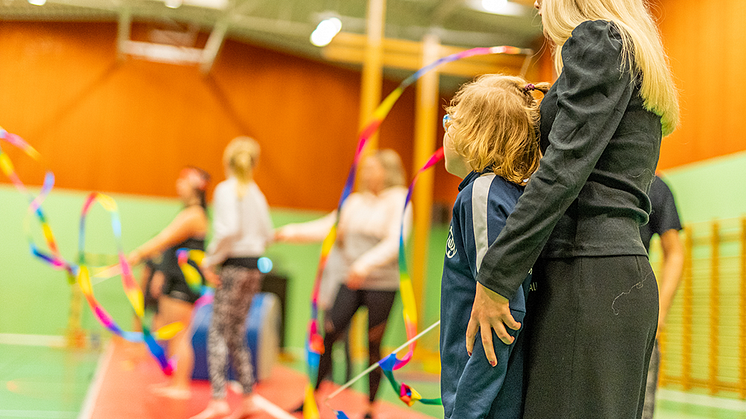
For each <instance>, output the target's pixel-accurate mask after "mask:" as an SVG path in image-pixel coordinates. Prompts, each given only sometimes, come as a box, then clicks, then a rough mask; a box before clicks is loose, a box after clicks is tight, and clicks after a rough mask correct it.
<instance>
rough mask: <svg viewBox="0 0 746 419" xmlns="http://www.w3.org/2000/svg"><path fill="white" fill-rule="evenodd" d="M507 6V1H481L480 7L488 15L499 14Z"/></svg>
mask: <svg viewBox="0 0 746 419" xmlns="http://www.w3.org/2000/svg"><path fill="white" fill-rule="evenodd" d="M507 5H508V0H482V7H484V10H486V11H488V12H490V13H500V12H501V11H502V10H503V9H504V8H505V6H507Z"/></svg>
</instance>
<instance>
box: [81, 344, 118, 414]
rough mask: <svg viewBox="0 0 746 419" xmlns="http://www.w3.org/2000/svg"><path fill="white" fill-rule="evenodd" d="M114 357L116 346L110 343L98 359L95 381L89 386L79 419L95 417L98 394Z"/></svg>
mask: <svg viewBox="0 0 746 419" xmlns="http://www.w3.org/2000/svg"><path fill="white" fill-rule="evenodd" d="M113 356H114V344H113V343H112V342H111V341H109V343H107V344H106V349H105V350H104V352H102V353H101V356H100V357H99V358H98V366H96V373H95V374H94V375H93V381H91V385H90V386H88V392H87V393H86V395H85V400H84V401H83V408H82V409H81V410H80V414H79V415H78V419H90V417H91V416H92V415H93V409H94V408H95V407H96V399H98V394H99V393H100V392H101V387H102V386H103V383H104V374H105V373H106V370H107V369H108V368H109V364H110V363H111V358H112V357H113Z"/></svg>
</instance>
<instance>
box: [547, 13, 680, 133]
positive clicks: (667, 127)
mask: <svg viewBox="0 0 746 419" xmlns="http://www.w3.org/2000/svg"><path fill="white" fill-rule="evenodd" d="M646 3H647V2H646V0H543V1H542V4H541V13H542V17H541V18H542V23H543V25H544V33H545V34H546V35H547V36H548V37H549V38H550V39H551V40H552V41H553V42H554V44H555V45H556V49H555V51H554V66H555V68H556V69H557V72H558V73H559V72H561V71H562V66H563V64H562V46H563V45H564V44H565V41H567V39H568V38H570V36H571V35H572V31H573V30H574V29H575V28H576V27H577V26H578V25H580V24H581V23H583V22H585V21H588V20H605V21H610V22H613V23H614V24H616V26H617V28H619V33H620V35H621V37H622V56H623V59H624V64H623V66H624V67H625V68H628V69H629V71H630V72H632V74H633V76H634V75H635V74H640V75H641V76H642V77H641V79H642V89H641V92H640V93H641V95H642V98H643V100H644V105H645V108H646V109H647V110H649V111H651V112H654V113H655V114H657V115H660V117H661V124H662V126H663V135H668V134H670V133H672V132H673V131H674V129H676V125H677V124H678V122H679V101H678V92H677V91H676V86H675V85H674V82H673V76H672V74H671V69H670V67H669V64H668V59H667V57H666V53H665V51H664V50H663V42H662V41H661V36H660V33H659V32H658V29H657V27H656V25H655V22H654V21H653V17H652V16H651V14H650V11H649V10H648V8H647V6H646ZM633 79H634V77H633Z"/></svg>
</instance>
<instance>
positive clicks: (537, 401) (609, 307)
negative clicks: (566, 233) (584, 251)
mask: <svg viewBox="0 0 746 419" xmlns="http://www.w3.org/2000/svg"><path fill="white" fill-rule="evenodd" d="M534 282H535V283H536V289H535V290H532V292H531V293H530V294H529V299H528V310H527V314H526V320H525V331H524V333H526V335H527V339H528V341H527V344H528V347H529V349H528V357H527V359H526V366H525V368H526V369H525V371H526V399H525V400H526V403H525V410H524V416H523V417H524V419H546V418H556V419H563V418H565V419H570V418H573V419H591V418H592V419H607V418H608V419H627V418H629V419H633V418H639V417H640V416H641V414H642V407H643V403H644V399H645V380H646V377H647V370H648V362H649V359H650V354H651V352H652V350H653V344H654V340H655V333H656V328H657V325H658V286H657V283H656V280H655V276H654V274H653V271H652V269H651V268H650V263H649V262H648V259H647V257H645V256H610V257H578V258H566V259H539V261H538V262H537V265H536V266H535V268H534Z"/></svg>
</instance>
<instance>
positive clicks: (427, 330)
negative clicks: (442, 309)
mask: <svg viewBox="0 0 746 419" xmlns="http://www.w3.org/2000/svg"><path fill="white" fill-rule="evenodd" d="M438 325H440V320H438V321H437V322H435V323H433V324H431V325H430V327H428V328H427V329H425V330H423V331H422V332H420V333H419V334H418V335H417V336H415V337H413V338H412V339H409V340H408V341H406V342H405V343H403V344H402V345H401V346H400V347H398V348H396V349H394V350H393V351H392V352H391V353H390V354H388V355H387V356H385V357H383V359H386V358H388V357H389V356H391V355H392V354H395V353H397V352H399V351H401V350H402V349H404V348H406V347H407V346H409V344H411V343H412V342H414V341H416V340H417V339H419V338H421V337H422V336H423V335H425V334H426V333H427V332H429V331H431V330H433V329H434V328H435V327H437V326H438ZM376 368H378V362H376V363H375V364H373V365H371V366H370V367H368V369H366V370H365V371H363V372H361V373H360V374H358V375H357V376H356V377H355V378H353V379H352V380H350V381H348V382H346V383H345V384H344V385H343V386H342V387H340V388H338V389H337V390H336V391H334V393H332V394H330V395H328V396H327V397H326V399H324V403H325V404H326V406H327V407H329V404H328V402H329V400H331V399H333V398H334V397H336V396H337V395H338V394H339V393H341V392H342V391H344V390H345V389H347V388H349V387H350V386H351V385H353V384H355V382H357V381H358V380H360V379H361V378H363V377H365V376H366V375H368V374H370V372H371V371H373V370H374V369H376ZM329 408H330V409H331V407H329ZM332 410H333V409H332Z"/></svg>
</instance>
